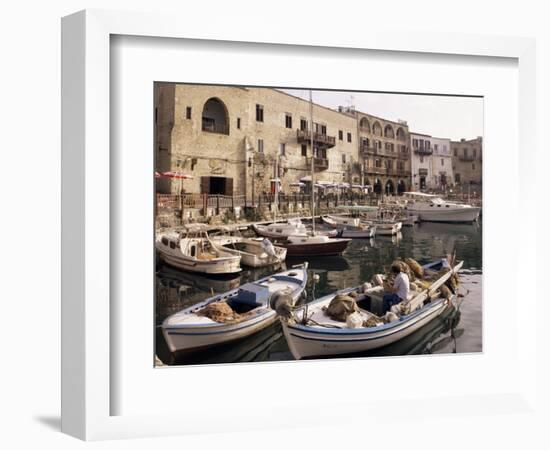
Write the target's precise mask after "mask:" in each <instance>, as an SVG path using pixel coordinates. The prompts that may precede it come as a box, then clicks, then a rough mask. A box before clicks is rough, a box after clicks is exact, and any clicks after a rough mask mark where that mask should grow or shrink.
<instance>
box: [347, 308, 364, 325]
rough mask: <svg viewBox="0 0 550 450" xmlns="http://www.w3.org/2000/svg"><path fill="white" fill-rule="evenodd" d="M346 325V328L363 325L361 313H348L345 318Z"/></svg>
mask: <svg viewBox="0 0 550 450" xmlns="http://www.w3.org/2000/svg"><path fill="white" fill-rule="evenodd" d="M346 326H347V327H348V328H361V327H362V326H363V318H362V317H361V314H360V313H358V312H354V313H353V314H350V315H349V316H348V317H347V318H346Z"/></svg>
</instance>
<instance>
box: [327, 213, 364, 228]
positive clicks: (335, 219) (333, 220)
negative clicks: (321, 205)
mask: <svg viewBox="0 0 550 450" xmlns="http://www.w3.org/2000/svg"><path fill="white" fill-rule="evenodd" d="M321 219H322V220H323V222H324V223H326V224H327V225H329V226H331V227H332V228H345V227H356V228H357V227H358V226H359V225H360V224H361V219H360V218H359V217H349V216H333V215H326V216H322V217H321Z"/></svg>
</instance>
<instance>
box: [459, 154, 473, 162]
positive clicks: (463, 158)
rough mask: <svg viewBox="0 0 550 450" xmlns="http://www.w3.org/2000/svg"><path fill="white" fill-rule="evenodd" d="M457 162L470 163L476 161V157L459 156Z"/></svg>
mask: <svg viewBox="0 0 550 450" xmlns="http://www.w3.org/2000/svg"><path fill="white" fill-rule="evenodd" d="M458 160H459V161H464V162H472V161H475V160H476V157H475V156H474V155H460V156H459V157H458Z"/></svg>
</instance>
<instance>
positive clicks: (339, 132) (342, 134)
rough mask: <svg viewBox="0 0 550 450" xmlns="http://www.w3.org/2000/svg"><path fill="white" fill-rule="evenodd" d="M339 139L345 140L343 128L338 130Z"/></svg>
mask: <svg viewBox="0 0 550 450" xmlns="http://www.w3.org/2000/svg"><path fill="white" fill-rule="evenodd" d="M338 139H339V140H341V141H343V140H344V132H343V131H342V130H338Z"/></svg>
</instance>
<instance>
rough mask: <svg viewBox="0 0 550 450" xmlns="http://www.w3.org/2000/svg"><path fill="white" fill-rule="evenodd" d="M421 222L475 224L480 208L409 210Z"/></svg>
mask: <svg viewBox="0 0 550 450" xmlns="http://www.w3.org/2000/svg"><path fill="white" fill-rule="evenodd" d="M410 211H411V212H413V213H414V214H415V215H417V216H418V219H419V220H420V221H422V222H450V223H453V222H454V223H463V222H475V221H476V220H477V219H478V218H479V214H480V211H481V208H478V207H475V206H472V207H471V208H457V209H454V208H449V209H447V208H437V207H435V208H430V210H410Z"/></svg>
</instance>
